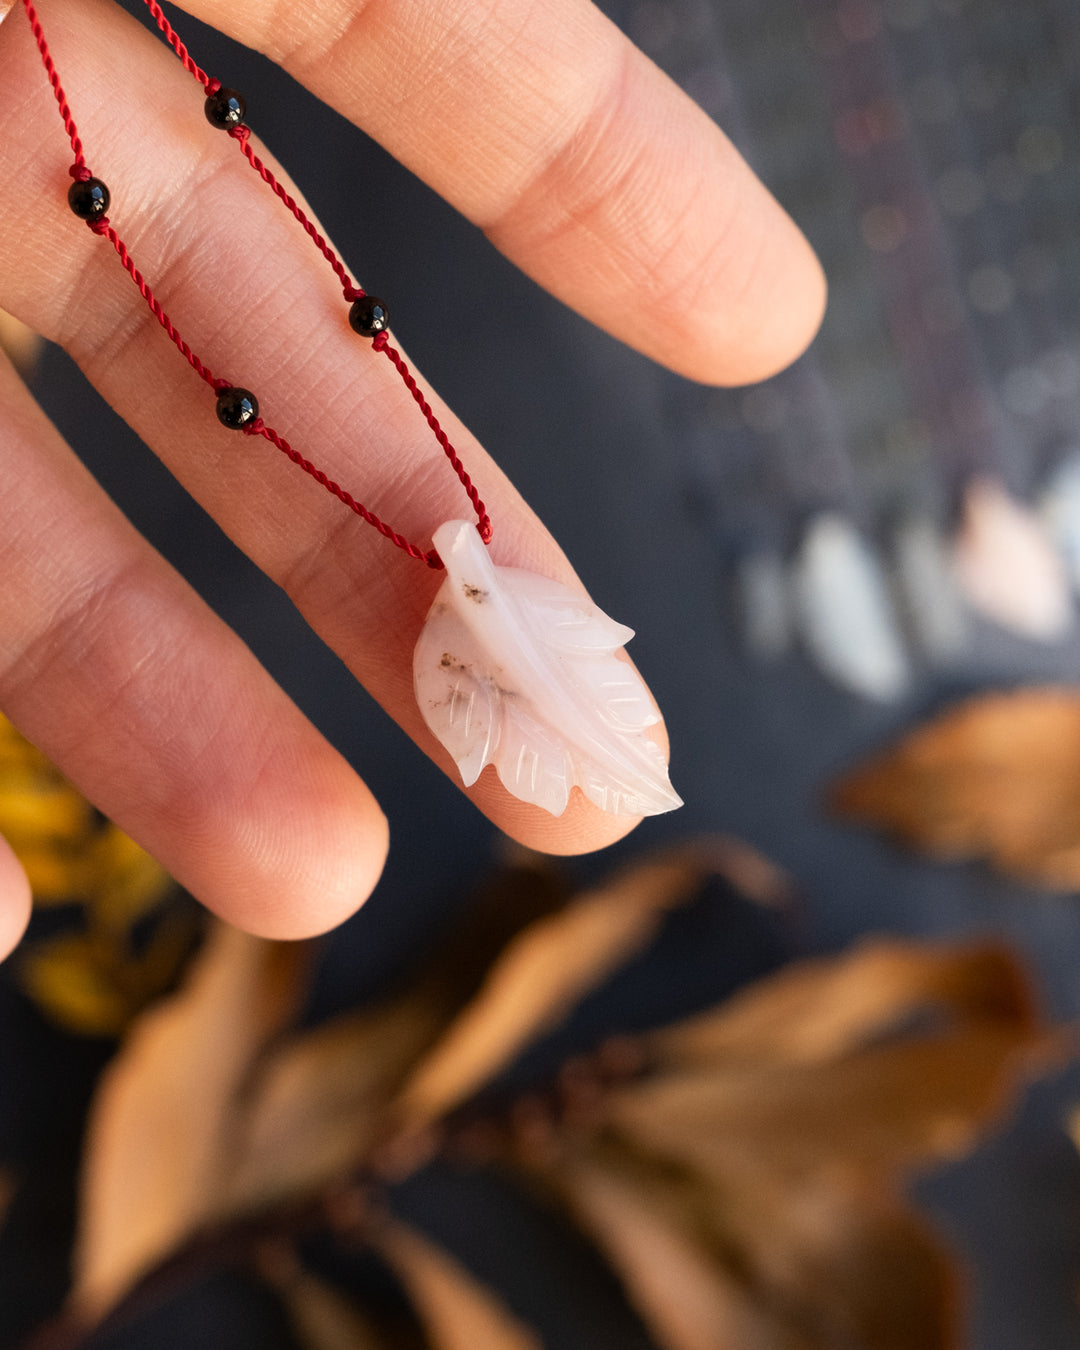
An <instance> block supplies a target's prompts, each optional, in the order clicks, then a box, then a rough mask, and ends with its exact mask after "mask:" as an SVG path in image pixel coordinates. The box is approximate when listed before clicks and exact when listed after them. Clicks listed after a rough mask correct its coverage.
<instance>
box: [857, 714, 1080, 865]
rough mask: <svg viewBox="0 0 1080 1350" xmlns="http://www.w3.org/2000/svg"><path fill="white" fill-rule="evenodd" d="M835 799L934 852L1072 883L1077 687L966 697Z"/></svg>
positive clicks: (1078, 786) (1076, 835)
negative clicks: (965, 700)
mask: <svg viewBox="0 0 1080 1350" xmlns="http://www.w3.org/2000/svg"><path fill="white" fill-rule="evenodd" d="M832 803H833V806H834V808H835V810H836V811H837V812H838V813H839V814H840V815H842V816H844V817H846V818H848V819H850V820H853V821H859V822H861V823H865V824H868V825H873V826H876V827H878V828H880V829H884V830H886V831H888V832H889V833H891V834H893V835H895V836H896V837H897V838H898V839H899V840H900V841H901V842H902V843H904V844H906V845H908V846H909V847H911V848H914V849H917V850H919V851H921V852H925V853H928V854H930V855H931V856H933V857H935V858H941V859H965V858H986V859H988V860H989V861H990V862H991V863H992V864H993V865H994V866H996V867H998V868H999V869H1000V870H1001V871H1003V872H1006V873H1008V874H1010V875H1012V876H1016V877H1020V878H1022V879H1023V880H1025V881H1029V882H1034V883H1035V884H1037V885H1040V886H1046V887H1049V888H1051V889H1053V890H1074V889H1077V888H1080V691H1077V690H1074V689H1063V688H1038V689H1022V690H1018V691H1016V692H1013V693H1005V694H989V695H984V696H982V697H979V698H975V699H972V700H970V701H969V702H966V703H963V704H961V705H960V706H958V707H956V708H954V709H953V710H951V711H950V712H947V713H945V714H944V715H943V716H941V717H938V718H936V719H935V720H933V721H932V722H929V723H927V724H926V725H924V726H922V727H919V728H918V729H917V730H915V731H914V732H912V733H911V734H910V735H909V736H907V737H906V738H905V739H904V740H902V741H901V742H900V743H899V744H898V745H896V746H894V747H893V748H891V749H889V750H887V751H885V752H884V753H883V754H880V755H877V756H875V757H874V758H872V759H870V760H869V761H867V763H865V764H864V765H862V766H861V767H859V768H857V769H855V770H853V771H852V772H851V773H849V774H847V775H846V776H845V777H843V778H842V779H841V780H840V781H839V782H838V783H837V784H836V785H835V787H834V789H833V792H832Z"/></svg>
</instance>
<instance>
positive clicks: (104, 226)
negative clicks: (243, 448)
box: [90, 216, 229, 393]
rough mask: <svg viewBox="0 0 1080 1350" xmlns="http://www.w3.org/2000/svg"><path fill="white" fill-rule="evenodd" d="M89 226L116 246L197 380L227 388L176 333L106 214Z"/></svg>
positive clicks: (143, 295)
mask: <svg viewBox="0 0 1080 1350" xmlns="http://www.w3.org/2000/svg"><path fill="white" fill-rule="evenodd" d="M90 228H91V229H92V230H93V231H94V233H95V234H102V235H104V236H105V238H106V239H108V240H109V242H110V243H111V244H112V246H113V248H114V249H116V252H117V255H118V256H119V258H120V261H121V262H122V263H123V265H124V268H125V270H126V271H127V273H128V275H129V276H130V277H131V279H132V281H134V283H135V285H136V286H138V288H139V293H140V294H141V295H142V297H143V299H144V300H145V301H146V303H147V304H148V305H149V306H150V313H151V314H153V316H154V318H155V319H157V321H158V323H160V324H161V326H162V328H164V329H165V331H166V333H168V335H169V337H170V338H171V339H172V340H173V342H175V343H176V348H177V350H178V351H179V352H180V355H181V356H183V358H184V359H185V360H186V361H187V363H188V365H190V366H191V368H192V370H193V371H194V372H195V373H196V375H198V376H199V378H200V379H203V380H205V381H206V383H207V384H208V385H209V386H210V388H211V389H213V390H214V392H215V393H218V392H220V391H221V390H222V389H227V388H228V387H229V381H228V380H219V379H215V378H214V376H213V375H212V374H211V372H210V369H209V367H207V366H204V365H203V363H202V362H201V361H200V360H199V358H198V357H197V356H196V355H195V353H194V352H193V351H192V350H191V348H190V347H189V346H188V344H187V343H186V342H185V341H184V339H183V338H182V337H181V336H180V333H179V332H178V330H177V327H176V325H175V324H174V323H173V321H172V319H170V318H169V316H168V314H166V312H165V308H164V306H163V305H162V303H161V301H160V300H159V299H158V298H157V296H156V295H155V294H154V292H153V291H152V290H151V289H150V283H149V282H148V281H146V280H145V279H144V277H143V274H142V273H141V272H140V271H139V269H138V268H137V267H136V266H135V263H134V260H133V259H132V257H131V254H130V253H129V252H128V251H127V245H126V244H125V243H124V241H123V240H122V239H121V238H120V236H119V235H118V234H117V233H116V231H115V230H114V229H113V227H112V226H111V225H110V224H109V218H108V216H101V217H99V218H98V219H97V220H95V221H92V222H91V224H90Z"/></svg>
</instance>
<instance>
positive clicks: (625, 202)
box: [184, 0, 825, 384]
mask: <svg viewBox="0 0 1080 1350" xmlns="http://www.w3.org/2000/svg"><path fill="white" fill-rule="evenodd" d="M184 8H185V9H186V10H187V11H188V12H189V13H191V14H194V15H196V16H198V17H199V18H201V19H204V20H206V21H207V22H209V23H211V24H213V25H214V26H215V27H217V28H219V29H221V30H222V31H223V32H226V33H228V34H230V35H231V36H232V37H234V38H238V39H239V40H240V41H242V42H244V43H246V44H248V45H249V46H253V47H255V48H257V49H258V50H259V51H262V52H264V53H265V54H266V55H268V56H270V57H271V58H272V59H273V60H275V61H277V62H278V63H279V64H280V65H282V66H283V67H284V68H285V69H286V70H287V71H289V73H290V74H291V75H293V76H295V77H296V79H298V80H299V81H300V82H301V83H302V84H304V85H306V86H307V87H308V88H309V89H310V90H311V91H312V92H313V93H315V94H317V95H318V96H319V97H320V98H321V99H323V100H324V101H325V102H327V103H329V104H331V106H333V107H335V108H337V109H338V111H339V112H341V113H343V114H344V115H345V116H346V117H348V118H350V119H351V120H352V121H353V122H355V123H356V124H357V125H358V126H361V127H363V128H364V130H365V131H367V132H368V133H369V134H370V135H371V136H373V137H374V138H375V139H376V140H378V141H379V142H380V143H381V144H382V145H384V146H385V147H386V149H387V150H389V151H390V152H391V153H392V154H393V155H394V156H395V157H396V158H397V159H399V160H400V161H401V162H402V163H403V164H405V165H407V166H408V167H409V168H410V169H412V170H413V171H414V172H415V173H416V174H417V175H418V176H419V177H421V178H423V179H424V180H425V181H426V182H428V183H429V184H430V185H431V186H432V187H434V188H435V189H436V190H437V191H438V192H440V193H441V194H442V195H443V196H444V197H445V198H446V199H447V200H448V201H449V202H450V203H452V204H453V205H454V206H456V207H457V208H458V209H459V210H460V211H462V212H463V213H464V215H465V216H467V217H468V219H469V220H471V221H472V222H473V223H474V224H476V225H478V226H480V227H481V228H482V229H483V230H484V231H485V233H486V234H487V235H488V237H489V238H490V239H491V240H492V241H493V242H494V243H495V244H496V245H497V246H498V247H499V248H500V249H501V250H502V251H503V252H504V253H505V254H506V255H507V256H508V257H509V258H510V259H511V260H512V261H513V262H515V263H516V264H517V265H518V266H519V267H520V268H522V269H523V270H524V271H525V272H527V273H528V274H529V275H530V276H532V277H534V278H535V279H536V280H537V281H538V282H540V284H541V285H543V286H545V287H546V288H547V289H548V290H550V291H551V292H553V293H554V294H555V295H557V296H558V297H559V298H560V299H562V300H564V301H565V302H566V303H567V304H569V305H571V306H573V307H574V308H575V309H577V310H579V311H580V312H581V313H582V314H584V315H585V316H586V317H587V318H589V319H591V320H593V321H594V322H595V323H597V324H598V325H600V327H602V328H605V329H607V330H608V331H609V332H611V333H613V334H614V335H615V336H616V337H618V338H620V339H621V340H622V341H624V342H626V343H629V344H630V345H631V346H633V347H636V348H638V349H639V350H641V351H643V352H645V353H646V354H647V355H649V356H651V357H654V358H655V359H656V360H658V361H662V362H663V363H664V364H666V365H668V366H671V367H672V368H673V369H674V370H677V371H679V372H680V373H682V374H685V375H688V376H690V377H692V378H694V379H697V380H703V381H706V382H710V383H718V384H744V383H749V382H751V381H754V380H759V379H763V378H764V377H765V376H767V375H771V374H773V373H774V372H775V371H776V370H778V369H780V368H782V367H783V366H785V365H787V364H788V363H789V362H790V361H792V360H793V359H794V358H795V357H796V356H798V355H799V353H800V352H801V351H802V350H803V348H804V347H805V346H806V345H807V343H808V342H809V341H810V339H811V337H812V336H813V334H814V332H815V331H816V329H817V327H818V324H819V322H820V319H821V314H822V309H823V306H824V299H825V286H824V280H823V275H822V272H821V268H820V266H819V265H818V263H817V260H816V258H815V257H814V255H813V253H812V251H811V249H810V247H809V245H808V244H807V243H806V240H805V239H804V237H803V236H802V234H801V233H800V231H799V230H798V229H797V228H796V226H795V225H794V224H793V222H792V221H791V219H790V217H789V216H788V215H787V214H786V213H785V212H784V211H783V209H782V208H781V207H780V206H779V205H778V204H777V202H776V201H775V199H774V198H773V197H772V195H771V194H770V193H769V192H768V191H767V189H766V188H765V187H764V186H763V185H762V184H761V182H760V181H759V180H758V179H757V177H756V176H755V175H754V174H753V173H752V171H751V170H750V169H749V167H748V166H747V164H746V162H745V161H744V160H743V158H742V157H741V156H740V155H739V153H738V152H737V151H736V150H735V148H734V146H733V145H732V143H731V141H730V140H729V139H728V138H727V136H725V135H724V133H723V132H722V131H721V130H720V129H719V128H718V127H717V126H716V125H715V124H714V123H713V122H712V121H711V120H710V119H709V118H708V117H707V116H706V115H705V113H704V112H702V111H701V109H700V108H698V107H697V106H696V105H695V104H694V103H693V102H692V101H691V100H690V99H689V98H688V97H687V96H686V95H685V94H683V93H682V92H681V91H680V90H679V89H678V87H677V86H676V85H675V84H674V83H673V82H672V81H671V80H669V79H668V78H667V76H665V75H664V74H662V72H661V71H660V70H659V69H658V68H657V67H656V66H655V65H654V64H653V63H652V62H651V61H649V60H648V58H647V57H645V56H644V55H643V54H642V53H641V52H640V51H639V50H638V49H637V48H635V47H634V46H633V45H632V44H631V43H630V42H629V40H628V39H627V38H626V37H624V36H623V34H622V33H621V32H620V31H619V30H618V29H617V28H616V27H615V25H614V24H612V23H611V22H610V21H609V20H608V19H606V18H605V17H604V15H603V14H601V12H600V11H599V10H598V9H597V8H596V6H595V5H593V4H592V3H590V0H542V3H537V0H494V2H493V3H488V4H476V3H475V0H440V3H439V4H436V5H433V4H431V3H430V0H394V3H393V4H377V3H373V2H372V0H322V3H320V4H318V5H311V4H308V3H306V0H185V2H184Z"/></svg>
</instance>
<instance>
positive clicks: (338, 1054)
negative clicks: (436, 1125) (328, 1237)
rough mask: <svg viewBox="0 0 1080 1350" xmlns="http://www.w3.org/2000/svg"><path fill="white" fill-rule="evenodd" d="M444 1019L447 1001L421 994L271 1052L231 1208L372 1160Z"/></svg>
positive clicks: (255, 1090)
mask: <svg viewBox="0 0 1080 1350" xmlns="http://www.w3.org/2000/svg"><path fill="white" fill-rule="evenodd" d="M442 1022H443V1019H442V1017H441V1009H440V1007H439V1005H438V1003H437V1002H434V1001H425V1000H424V999H422V998H420V997H416V996H415V995H414V996H411V997H406V998H403V999H400V1000H397V1001H395V1002H393V1003H389V1004H385V1005H382V1006H379V1007H376V1008H374V1009H370V1010H365V1011H363V1012H358V1013H353V1014H349V1015H346V1016H342V1017H339V1018H335V1019H334V1020H333V1021H330V1022H327V1023H324V1024H323V1025H322V1026H320V1027H317V1028H315V1030H313V1031H310V1032H307V1033H305V1034H304V1035H302V1036H297V1037H294V1038H292V1039H291V1040H288V1041H286V1042H284V1043H283V1044H282V1045H281V1046H279V1047H278V1048H276V1049H275V1050H274V1051H273V1052H272V1053H271V1054H269V1055H268V1056H267V1057H266V1060H265V1062H264V1063H263V1064H262V1065H261V1066H260V1069H259V1071H258V1073H257V1076H256V1078H255V1080H254V1081H253V1083H252V1086H251V1090H250V1093H249V1094H248V1100H247V1109H246V1111H245V1115H244V1120H243V1124H242V1143H241V1144H240V1146H239V1148H238V1158H237V1164H236V1168H235V1170H234V1172H233V1174H232V1175H231V1177H230V1178H229V1179H228V1181H227V1183H226V1193H227V1197H228V1204H229V1207H230V1208H231V1209H234V1210H244V1209H251V1208H255V1207H259V1206H263V1205H269V1204H273V1203H274V1202H275V1201H278V1200H281V1199H284V1198H290V1199H291V1198H295V1197H297V1196H300V1195H303V1194H305V1193H308V1192H312V1191H314V1190H316V1189H318V1188H319V1187H321V1186H323V1185H325V1184H326V1183H328V1182H330V1181H332V1180H333V1179H334V1178H336V1177H339V1176H342V1175H344V1174H345V1173H347V1172H348V1171H350V1170H351V1169H353V1168H355V1167H357V1166H359V1165H360V1164H361V1163H363V1162H364V1161H365V1160H367V1159H368V1158H369V1156H370V1154H371V1151H372V1149H373V1148H374V1147H375V1146H376V1145H377V1144H378V1143H380V1142H382V1139H383V1137H384V1133H385V1130H386V1116H385V1109H386V1106H387V1103H388V1101H389V1100H390V1098H391V1096H392V1094H393V1093H394V1092H395V1091H396V1090H397V1088H398V1087H399V1086H400V1085H401V1083H402V1081H403V1079H404V1078H405V1077H406V1075H407V1074H408V1073H409V1070H410V1068H411V1066H412V1064H413V1061H414V1059H415V1057H416V1055H417V1054H418V1053H419V1052H420V1051H421V1050H423V1049H424V1048H426V1047H427V1046H428V1045H429V1044H430V1043H431V1041H432V1040H434V1038H435V1037H436V1036H437V1034H438V1032H439V1030H440V1029H441V1026H442Z"/></svg>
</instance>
